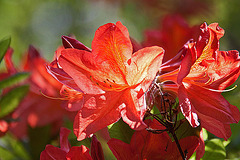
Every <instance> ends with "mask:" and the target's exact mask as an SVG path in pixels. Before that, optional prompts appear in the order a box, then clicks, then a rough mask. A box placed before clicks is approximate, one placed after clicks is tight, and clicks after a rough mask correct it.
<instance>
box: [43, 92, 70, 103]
mask: <svg viewBox="0 0 240 160" xmlns="http://www.w3.org/2000/svg"><path fill="white" fill-rule="evenodd" d="M39 92H40V94H41V95H43V96H44V97H46V98H49V99H55V100H63V101H65V100H69V97H51V96H48V95H46V94H44V93H43V92H42V91H39Z"/></svg>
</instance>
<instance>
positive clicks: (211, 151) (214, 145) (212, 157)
mask: <svg viewBox="0 0 240 160" xmlns="http://www.w3.org/2000/svg"><path fill="white" fill-rule="evenodd" d="M225 157H226V150H225V147H224V145H223V141H222V140H221V139H217V138H215V139H211V140H208V141H205V154H204V156H203V157H202V160H216V159H217V160H224V159H225Z"/></svg>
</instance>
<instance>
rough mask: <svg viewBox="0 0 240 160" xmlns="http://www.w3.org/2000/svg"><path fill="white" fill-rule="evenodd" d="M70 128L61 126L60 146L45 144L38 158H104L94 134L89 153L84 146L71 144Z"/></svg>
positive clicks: (42, 159)
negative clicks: (69, 138) (69, 139)
mask: <svg viewBox="0 0 240 160" xmlns="http://www.w3.org/2000/svg"><path fill="white" fill-rule="evenodd" d="M70 132H71V131H70V130H69V129H67V128H61V130H60V148H57V147H54V146H52V145H47V146H46V147H45V150H44V151H42V153H41V155H40V160H56V159H57V160H93V159H98V160H104V155H103V151H102V146H101V144H100V142H99V141H98V140H97V138H96V136H95V135H94V136H93V138H92V143H91V155H90V154H89V151H90V150H89V149H88V148H87V147H86V146H84V145H81V146H72V147H71V145H70V143H69V141H68V135H69V134H70Z"/></svg>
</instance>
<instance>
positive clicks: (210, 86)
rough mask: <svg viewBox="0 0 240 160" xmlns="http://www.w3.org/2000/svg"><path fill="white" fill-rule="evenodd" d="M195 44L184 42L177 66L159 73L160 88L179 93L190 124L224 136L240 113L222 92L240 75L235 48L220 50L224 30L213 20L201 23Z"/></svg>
mask: <svg viewBox="0 0 240 160" xmlns="http://www.w3.org/2000/svg"><path fill="white" fill-rule="evenodd" d="M201 30H202V33H201V35H200V37H199V40H198V41H197V42H196V43H189V44H187V46H188V47H187V48H188V49H187V50H186V53H185V57H184V58H183V60H182V63H181V66H180V68H178V69H176V70H174V71H172V72H169V73H166V74H163V75H160V76H159V78H158V80H159V81H160V82H161V83H162V84H163V83H165V82H166V81H172V82H174V83H175V84H167V83H166V85H165V84H164V85H163V86H162V87H163V88H166V89H167V90H172V91H174V92H176V93H178V98H179V104H180V108H181V111H182V113H183V114H184V116H185V117H186V118H187V120H188V121H189V123H190V124H191V125H192V126H193V127H196V126H198V125H199V120H200V123H201V126H202V127H203V128H206V129H207V130H208V131H209V132H211V133H213V134H215V135H216V136H218V137H220V138H224V139H228V138H229V137H230V136H231V129H230V125H229V124H230V123H238V121H239V119H240V113H239V110H238V108H237V107H235V106H233V105H231V104H230V103H229V102H228V101H227V100H226V99H224V97H223V96H222V95H221V92H223V91H224V89H225V88H226V87H229V86H230V85H231V84H233V83H234V82H235V81H236V79H237V78H238V77H239V74H240V72H239V70H240V58H239V53H238V52H237V51H235V50H234V51H219V39H220V38H221V37H222V36H223V34H224V30H223V29H221V28H220V27H219V26H218V24H216V23H213V24H210V25H209V26H207V25H206V24H205V23H204V24H203V25H202V26H201Z"/></svg>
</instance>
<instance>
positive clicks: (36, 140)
mask: <svg viewBox="0 0 240 160" xmlns="http://www.w3.org/2000/svg"><path fill="white" fill-rule="evenodd" d="M50 135H51V126H50V125H47V126H42V127H35V128H31V127H30V126H29V127H28V136H29V147H30V154H31V157H32V159H39V157H40V154H41V152H42V151H43V150H44V149H45V147H46V145H47V144H50V140H51V139H50Z"/></svg>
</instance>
